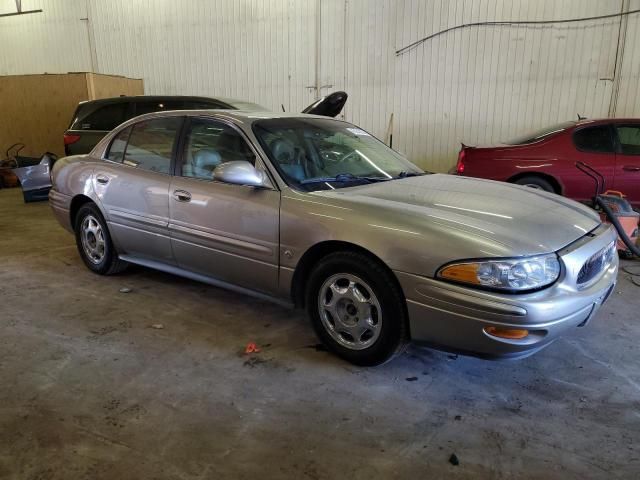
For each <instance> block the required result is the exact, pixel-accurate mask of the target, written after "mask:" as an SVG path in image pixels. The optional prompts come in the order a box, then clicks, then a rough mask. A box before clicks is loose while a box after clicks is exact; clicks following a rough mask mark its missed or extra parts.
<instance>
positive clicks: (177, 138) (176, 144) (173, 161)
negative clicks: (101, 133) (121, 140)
mask: <svg viewBox="0 0 640 480" xmlns="http://www.w3.org/2000/svg"><path fill="white" fill-rule="evenodd" d="M165 118H178V119H179V120H180V125H178V128H176V133H175V137H174V141H173V146H172V148H171V158H170V161H169V169H168V172H167V173H165V172H156V171H154V170H148V169H146V168H138V167H134V166H133V165H128V164H126V163H124V160H125V157H126V155H127V149H128V148H129V141H130V140H131V134H132V133H133V129H134V128H135V126H136V125H138V124H140V123H144V122H150V121H153V120H163V119H165ZM185 119H186V117H185V116H184V115H162V116H158V117H153V118H145V119H142V120H139V121H137V122H133V123H130V124H128V125H127V126H126V127H123V128H122V129H121V130H118V131H117V132H115V134H114V135H113V137H111V139H110V140H109V145H108V146H107V148H106V149H105V151H104V154H103V155H102V160H103V161H105V162H110V163H113V164H114V165H121V166H123V167H127V168H131V169H133V170H138V171H141V172H149V173H156V174H158V175H168V176H173V175H174V172H175V166H176V163H177V162H176V156H177V154H178V147H179V145H180V143H181V140H182V135H183V133H184V126H185V123H186V122H185ZM127 128H128V129H130V131H129V135H128V137H127V144H126V145H125V147H124V150H123V153H122V161H121V162H116V161H115V160H111V159H109V158H107V155H109V152H110V151H111V145H113V142H114V141H115V140H116V137H117V136H118V135H119V134H120V132H122V130H126V129H127Z"/></svg>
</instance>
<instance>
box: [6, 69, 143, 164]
mask: <svg viewBox="0 0 640 480" xmlns="http://www.w3.org/2000/svg"><path fill="white" fill-rule="evenodd" d="M88 77H90V78H91V79H92V81H93V87H92V88H93V93H91V94H90V91H89V83H88ZM140 93H143V87H142V81H141V80H135V79H127V78H123V77H115V76H102V75H88V74H86V73H69V74H60V75H13V76H4V77H0V158H4V152H5V150H6V149H7V148H8V147H9V146H10V145H12V144H14V143H17V142H21V143H24V144H25V145H26V147H25V148H24V150H22V152H21V153H22V154H23V155H27V156H39V155H41V154H42V153H44V152H46V151H49V152H53V153H56V154H58V155H63V154H64V143H63V133H64V131H65V130H66V129H67V127H68V126H69V122H70V121H71V117H72V116H73V112H74V111H75V109H76V107H77V106H78V103H79V102H81V101H84V100H89V99H92V98H104V97H107V96H112V95H120V94H132V95H136V94H140Z"/></svg>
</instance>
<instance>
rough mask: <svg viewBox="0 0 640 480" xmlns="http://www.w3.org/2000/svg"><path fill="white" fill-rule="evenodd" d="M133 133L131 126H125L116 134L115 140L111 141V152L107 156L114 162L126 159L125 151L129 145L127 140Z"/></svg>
mask: <svg viewBox="0 0 640 480" xmlns="http://www.w3.org/2000/svg"><path fill="white" fill-rule="evenodd" d="M130 133H131V127H129V128H125V129H124V130H122V131H121V132H120V133H118V135H116V136H115V138H114V139H113V141H112V142H111V146H110V147H109V153H107V158H108V159H109V160H111V161H112V162H122V160H123V159H124V151H125V149H126V147H127V140H128V139H129V134H130Z"/></svg>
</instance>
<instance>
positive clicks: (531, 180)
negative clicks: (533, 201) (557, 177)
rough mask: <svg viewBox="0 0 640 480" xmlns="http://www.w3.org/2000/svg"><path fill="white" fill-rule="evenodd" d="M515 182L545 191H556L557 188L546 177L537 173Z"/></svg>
mask: <svg viewBox="0 0 640 480" xmlns="http://www.w3.org/2000/svg"><path fill="white" fill-rule="evenodd" d="M513 183H515V184H517V185H522V186H524V187H529V188H535V189H536V190H544V191H545V192H551V193H556V189H555V188H553V185H552V184H551V182H549V181H548V180H547V179H545V178H542V177H538V176H535V175H530V176H527V177H522V178H519V179H517V180H516V181H515V182H513Z"/></svg>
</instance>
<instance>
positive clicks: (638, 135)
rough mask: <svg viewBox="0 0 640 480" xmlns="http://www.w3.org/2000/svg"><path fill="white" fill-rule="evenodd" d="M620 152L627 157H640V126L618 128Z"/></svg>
mask: <svg viewBox="0 0 640 480" xmlns="http://www.w3.org/2000/svg"><path fill="white" fill-rule="evenodd" d="M616 132H618V141H619V142H620V152H621V153H623V154H625V155H640V126H632V125H625V126H619V127H616Z"/></svg>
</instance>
